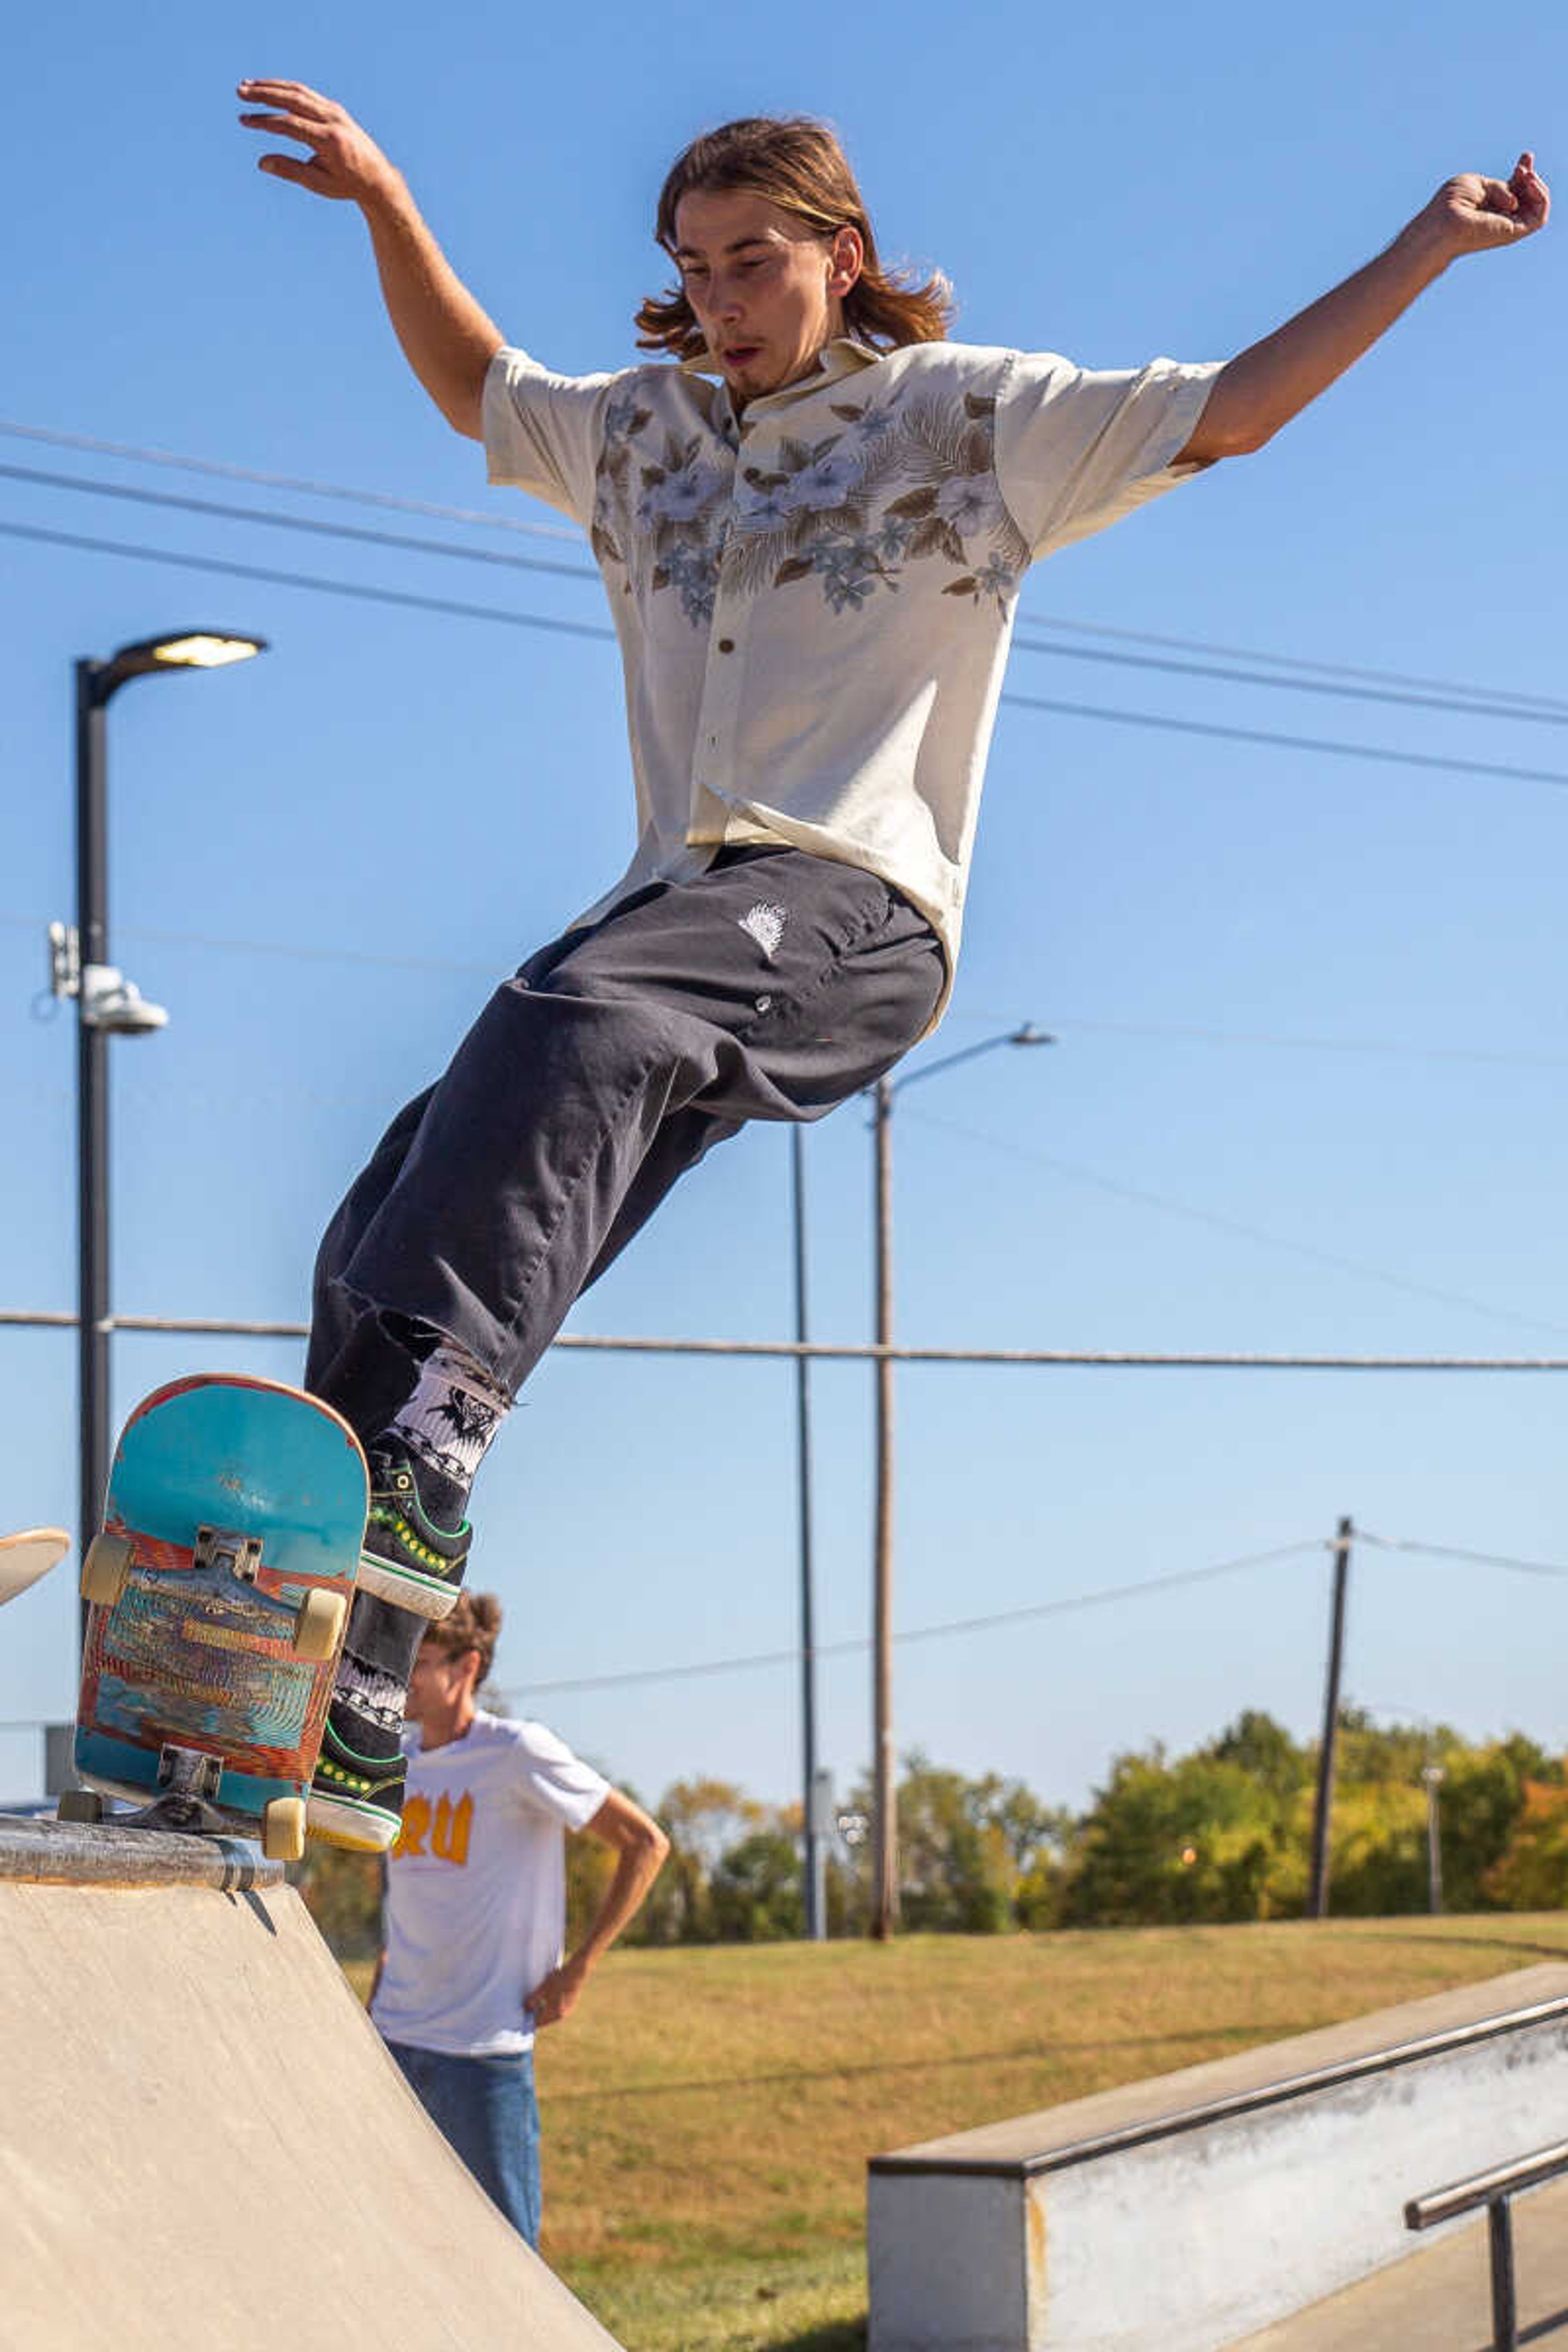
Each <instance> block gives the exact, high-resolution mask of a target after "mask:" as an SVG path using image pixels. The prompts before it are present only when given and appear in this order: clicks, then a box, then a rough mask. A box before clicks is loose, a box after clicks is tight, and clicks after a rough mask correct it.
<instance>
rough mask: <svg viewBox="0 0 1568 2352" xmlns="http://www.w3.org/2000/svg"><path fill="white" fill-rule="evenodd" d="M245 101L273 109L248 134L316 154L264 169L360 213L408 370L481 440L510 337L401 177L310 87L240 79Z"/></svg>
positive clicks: (267, 158) (255, 119)
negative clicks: (494, 375)
mask: <svg viewBox="0 0 1568 2352" xmlns="http://www.w3.org/2000/svg"><path fill="white" fill-rule="evenodd" d="M239 95H240V97H241V98H242V99H243V100H245V101H246V103H247V105H250V106H255V107H259V108H263V109H265V110H266V111H264V112H260V113H255V114H242V115H241V116H240V118H239V119H240V121H241V122H242V123H243V124H244V125H245V127H246V129H247V131H269V132H271V133H272V134H273V135H274V136H275V137H278V138H280V139H294V140H298V141H299V142H300V145H301V146H302V147H308V148H309V149H310V156H309V159H308V160H307V159H305V158H302V157H300V156H297V155H274V154H268V155H263V156H261V157H260V158H259V163H260V168H261V169H262V171H264V172H269V173H271V174H272V176H273V177H274V178H275V179H279V180H292V181H293V183H294V184H295V186H296V187H298V188H309V189H310V191H311V193H312V194H315V195H318V196H329V197H331V198H334V199H335V200H336V201H338V202H340V203H349V204H355V205H358V206H359V208H360V210H361V212H362V213H363V215H364V219H365V226H367V227H368V229H369V230H370V236H371V243H372V246H373V247H374V251H375V261H376V268H378V269H379V271H380V273H381V290H382V293H383V295H384V298H385V300H386V308H387V313H388V316H389V317H390V318H391V320H392V323H393V326H394V328H395V331H396V334H397V340H398V341H399V342H400V343H401V344H402V346H403V350H404V353H405V357H406V359H407V361H408V364H409V366H410V367H411V368H412V369H413V370H414V373H415V374H416V376H417V377H418V379H419V381H420V383H422V384H423V385H424V387H425V389H426V392H427V393H428V394H429V395H430V397H431V399H432V400H433V401H434V402H435V404H436V405H437V408H438V409H439V410H440V412H441V414H442V415H443V416H444V417H445V418H446V419H447V423H448V425H452V426H454V427H455V429H456V430H457V431H458V432H459V433H466V434H467V435H468V437H469V439H470V440H474V441H478V440H480V439H482V437H483V425H482V421H481V417H482V408H483V400H484V388H485V376H486V373H487V372H488V370H489V363H490V362H491V360H492V359H493V358H494V357H495V355H496V353H497V352H498V351H499V350H500V347H501V344H502V342H503V341H504V340H505V339H504V337H503V336H502V334H501V332H500V328H499V327H497V326H496V325H495V324H494V322H493V320H490V319H489V317H488V315H487V314H486V312H485V311H484V310H481V309H480V307H479V304H478V303H477V302H476V301H475V299H474V298H473V296H472V295H471V294H470V293H469V292H468V288H467V287H466V286H465V285H464V284H463V282H462V280H461V279H460V278H458V275H457V273H456V272H455V270H454V269H453V268H452V267H451V265H450V263H449V262H448V261H447V257H446V255H445V254H444V253H443V252H442V250H441V248H440V247H439V246H438V245H437V242H436V240H435V238H434V237H433V236H431V234H430V231H429V229H428V228H427V227H426V225H425V222H424V220H423V219H422V217H421V216H420V212H419V208H418V206H417V205H416V203H415V201H414V199H413V197H412V196H411V195H410V194H409V193H408V187H407V184H406V182H405V179H404V177H403V174H402V173H401V172H399V171H398V170H397V169H396V168H395V165H394V164H392V163H389V162H388V161H387V159H386V157H385V156H384V154H383V153H382V152H381V149H380V148H379V147H378V146H377V145H376V143H375V142H374V139H372V138H371V137H370V136H369V135H368V133H367V132H365V131H362V130H361V128H360V126H359V124H358V123H357V122H356V121H354V120H353V116H352V115H351V114H348V113H347V112H345V110H344V109H343V108H342V107H341V106H339V105H337V104H336V103H335V102H334V101H333V100H331V99H330V98H323V97H322V95H321V91H320V90H315V89H307V88H306V86H305V84H304V83H303V82H298V81H242V82H241V83H240V85H239Z"/></svg>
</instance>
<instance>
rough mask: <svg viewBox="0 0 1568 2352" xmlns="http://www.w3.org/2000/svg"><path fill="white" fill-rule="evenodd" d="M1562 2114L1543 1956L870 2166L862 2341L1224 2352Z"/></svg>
mask: <svg viewBox="0 0 1568 2352" xmlns="http://www.w3.org/2000/svg"><path fill="white" fill-rule="evenodd" d="M1565 2113H1568V1969H1565V1968H1563V1967H1561V1966H1548V1967H1544V1968H1539V1969H1523V1970H1521V1971H1519V1972H1518V1973H1517V1974H1516V1975H1513V1976H1510V1977H1504V1978H1501V1979H1494V1980H1493V1981H1492V1982H1491V1983H1490V1984H1486V1985H1481V1986H1479V1987H1470V1988H1467V1989H1466V1990H1464V1991H1463V1992H1461V1993H1458V1994H1443V1995H1440V1996H1438V1997H1437V1998H1436V2000H1424V2001H1413V2002H1408V2003H1405V2005H1403V2006H1402V2007H1400V2008H1398V2009H1394V2010H1386V2011H1380V2012H1378V2013H1377V2014H1376V2015H1375V2016H1373V2017H1370V2018H1365V2019H1361V2020H1358V2021H1355V2022H1354V2023H1353V2024H1352V2025H1350V2026H1344V2027H1336V2028H1333V2029H1331V2031H1330V2032H1326V2033H1314V2034H1307V2035H1302V2036H1300V2037H1299V2038H1297V2039H1296V2040H1294V2041H1290V2042H1278V2043H1275V2044H1273V2045H1272V2047H1271V2048H1269V2049H1268V2050H1264V2051H1251V2052H1247V2053H1245V2054H1244V2055H1243V2056H1242V2057H1241V2058H1238V2059H1225V2060H1221V2061H1220V2062H1218V2063H1215V2064H1213V2065H1209V2066H1201V2067H1191V2068H1188V2069H1186V2070H1185V2071H1184V2073H1183V2074H1175V2075H1166V2076H1163V2077H1160V2078H1159V2079H1158V2080H1156V2081H1154V2082H1152V2083H1149V2084H1141V2085H1133V2086H1129V2088H1127V2089H1125V2090H1122V2091H1118V2092H1111V2093H1109V2094H1106V2095H1103V2096H1102V2097H1100V2098H1095V2099H1085V2100H1078V2101H1075V2102H1074V2103H1073V2104H1072V2105H1070V2106H1067V2107H1060V2108H1055V2109H1049V2110H1047V2111H1046V2112H1045V2113H1044V2114H1042V2115H1040V2116H1025V2117H1020V2118H1017V2119H1016V2120H1015V2121H1013V2122H1011V2123H1008V2124H1005V2125H999V2126H992V2127H989V2128H987V2129H986V2130H983V2131H980V2132H967V2133H961V2134H958V2135H955V2137H953V2138H952V2139H951V2140H946V2141H942V2140H938V2141H931V2142H928V2143H926V2144H925V2145H924V2146H923V2147H920V2148H916V2149H906V2150H903V2151H900V2153H899V2154H897V2155H894V2156H890V2157H886V2158H876V2159H874V2161H873V2165H872V2169H871V2176H870V2180H869V2185H868V2254H869V2264H870V2279H871V2337H870V2341H871V2352H1057V2347H1073V2352H1220V2347H1226V2346H1228V2345H1232V2344H1235V2343H1236V2342H1237V2339H1238V2338H1239V2337H1241V2336H1247V2335H1248V2334H1250V2333H1252V2332H1253V2331H1254V2330H1255V2329H1258V2328H1260V2327H1262V2326H1266V2325H1267V2324H1268V2322H1270V2321H1271V2320H1274V2319H1278V2318H1279V2317H1282V2316H1283V2315H1286V2314H1288V2313H1290V2312H1294V2311H1299V2310H1300V2309H1302V2308H1303V2307H1304V2306H1305V2305H1308V2304H1310V2303H1314V2302H1316V2301H1318V2300H1319V2299H1320V2298H1321V2297H1322V2296H1324V2295H1327V2294H1332V2293H1333V2292H1334V2291H1335V2290H1336V2289H1337V2288H1340V2287H1342V2286H1344V2285H1346V2284H1349V2283H1350V2282H1351V2281H1352V2280H1355V2279H1359V2278H1363V2277H1365V2276H1366V2275H1368V2274H1369V2273H1371V2272H1373V2271H1375V2270H1377V2269H1379V2268H1380V2267H1381V2266H1383V2265H1384V2264H1385V2263H1392V2262H1396V2261H1398V2260H1400V2259H1401V2258H1403V2257H1404V2256H1405V2255H1407V2254H1408V2253H1409V2252H1410V2251H1411V2245H1412V2241H1411V2240H1410V2238H1409V2235H1408V2233H1407V2232H1406V2231H1405V2227H1404V2220H1403V2207H1404V2203H1405V2199H1406V2198H1408V2197H1412V2196H1415V2195H1418V2194H1420V2193H1421V2192H1423V2191H1424V2190H1426V2189H1433V2188H1436V2187H1437V2186H1438V2185H1439V2184H1440V2183H1442V2182H1444V2181H1447V2180H1450V2179H1457V2178H1458V2177H1459V2176H1461V2175H1463V2174H1465V2173H1468V2172H1472V2171H1475V2170H1477V2169H1479V2168H1481V2167H1483V2166H1485V2165H1488V2164H1490V2163H1493V2162H1501V2161H1505V2160H1508V2159H1510V2158H1514V2157H1517V2156H1520V2155H1522V2154H1524V2153H1526V2152H1528V2150H1530V2149H1531V2148H1532V2147H1539V2146H1542V2144H1544V2143H1546V2142H1549V2141H1552V2140H1554V2139H1559V2138H1561V2137H1562V2136H1563V2116H1564V2114H1565Z"/></svg>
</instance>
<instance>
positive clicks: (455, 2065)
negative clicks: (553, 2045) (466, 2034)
mask: <svg viewBox="0 0 1568 2352" xmlns="http://www.w3.org/2000/svg"><path fill="white" fill-rule="evenodd" d="M386 2046H387V2049H388V2050H389V2051H390V2052H391V2053H392V2055H393V2057H394V2058H395V2059H396V2061H397V2063H398V2064H399V2066H400V2067H401V2068H402V2069H403V2073H404V2075H405V2079H406V2081H407V2083H408V2085H409V2088H410V2089H411V2090H412V2091H413V2093H414V2095H415V2097H416V2099H417V2100H418V2101H419V2104H420V2105H421V2106H422V2107H423V2108H424V2110H425V2112H426V2115H427V2116H429V2118H430V2120H431V2122H432V2123H433V2124H434V2125H435V2126H436V2127H437V2130H438V2131H439V2132H440V2133H441V2134H442V2136H443V2137H444V2138H445V2139H446V2140H447V2142H448V2143H449V2145H450V2146H451V2147H453V2148H455V2149H456V2151H457V2153H458V2155H459V2156H460V2157H461V2158H462V2159H463V2162H464V2163H465V2164H466V2165H467V2166H468V2170H469V2171H470V2172H471V2173H472V2174H473V2176H474V2179H476V2180H477V2181H478V2182H479V2187H480V2188H481V2189H484V2191H485V2192H486V2194H487V2195H488V2196H489V2198H490V2199H491V2200H492V2201H493V2202H494V2203H495V2204H497V2205H499V2206H500V2210H501V2211H502V2212H503V2213H504V2214H505V2215H506V2218H507V2220H508V2221H510V2223H511V2225H512V2227H513V2229H515V2230H517V2231H520V2232H521V2235H522V2236H523V2237H525V2238H526V2239H527V2241H528V2242H529V2244H530V2245H531V2246H537V2245H538V2243H539V2214H540V2205H541V2193H540V2180H539V2102H538V2100H537V2099H536V2098H535V2096H534V2093H533V2053H532V2051H531V2050H521V2051H519V2052H517V2053H515V2054H513V2055H512V2056H510V2057H505V2058H450V2057H448V2056H447V2054H446V2053H445V2052H444V2051H439V2050H415V2049H411V2048H410V2047H409V2045H408V2044H407V2043H406V2042H388V2043H387V2045H386Z"/></svg>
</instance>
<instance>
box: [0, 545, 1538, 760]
mask: <svg viewBox="0 0 1568 2352" xmlns="http://www.w3.org/2000/svg"><path fill="white" fill-rule="evenodd" d="M0 535H4V536H5V538H7V539H33V540H40V541H43V542H44V543H45V544H47V545H48V546H51V547H68V548H72V549H75V550H77V551H79V552H85V553H87V554H89V555H126V556H131V557H132V558H134V559H135V560H136V561H137V562H142V563H166V564H171V565H173V566H174V568H175V570H177V571H182V572H220V573H222V574H223V575H224V576H225V577H226V578H228V579H231V580H262V581H266V582H267V583H268V584H269V585H270V586H272V587H277V588H307V589H311V590H314V591H315V592H316V593H318V594H321V595H328V596H348V597H357V598H359V599H361V600H362V601H363V602H364V603H367V604H396V605H401V606H404V607H405V608H407V609H409V610H411V611H414V612H419V613H442V614H446V615H447V617H448V618H450V619H454V620H460V621H503V622H506V623H508V624H509V625H510V626H511V627H512V628H514V629H547V630H549V631H550V632H551V633H552V635H557V636H564V637H598V638H613V637H614V636H615V634H616V633H615V631H614V629H612V628H609V627H607V626H606V625H603V624H601V623H597V622H592V621H556V620H551V619H548V618H547V617H546V616H545V615H544V614H542V613H509V612H506V611H504V610H503V609H502V608H501V607H500V605H497V604H461V603H459V602H458V601H456V600H455V599H453V598H449V597H446V596H416V595H415V594H413V593H411V592H409V591H407V590H405V589H399V588H373V587H371V586H369V585H368V584H367V583H365V582H363V581H359V580H323V579H322V578H321V576H320V575H319V574H318V573H315V572H275V571H273V570H271V569H270V568H269V567H268V566H266V565H263V564H258V563H229V562H223V561H222V560H221V559H220V558H219V557H217V556H216V555H181V554H178V553H176V552H175V551H174V549H172V548H164V547H141V546H136V545H134V544H132V542H130V541H125V540H118V539H89V538H86V537H84V536H83V535H82V534H81V533H79V532H77V531H68V530H43V529H42V528H41V527H40V526H38V525H37V524H34V523H21V522H0ZM1563 782H1565V783H1568V777H1564V779H1563Z"/></svg>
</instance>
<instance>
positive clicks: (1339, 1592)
mask: <svg viewBox="0 0 1568 2352" xmlns="http://www.w3.org/2000/svg"><path fill="white" fill-rule="evenodd" d="M1354 1533H1355V1529H1354V1528H1352V1525H1351V1522H1350V1521H1349V1519H1342V1520H1341V1521H1340V1526H1339V1534H1338V1536H1337V1537H1336V1538H1335V1542H1334V1602H1333V1615H1332V1619H1331V1626H1330V1632H1329V1672H1328V1678H1327V1683H1326V1685H1325V1688H1324V1692H1323V1738H1322V1744H1321V1747H1320V1748H1319V1750H1318V1802H1317V1810H1316V1811H1315V1812H1314V1814H1313V1817H1312V1887H1311V1892H1310V1895H1308V1897H1307V1916H1308V1918H1309V1919H1323V1918H1326V1917H1327V1916H1328V1910H1329V1827H1330V1823H1331V1819H1332V1815H1333V1810H1334V1742H1335V1740H1336V1738H1337V1737H1338V1734H1339V1724H1340V1670H1341V1667H1342V1664H1343V1662H1344V1649H1345V1587H1346V1585H1347V1584H1348V1582H1349V1580H1350V1569H1351V1538H1352V1536H1353V1535H1354Z"/></svg>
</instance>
